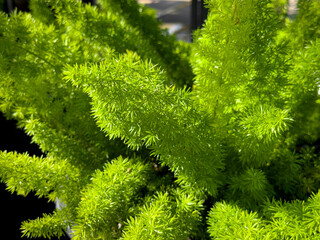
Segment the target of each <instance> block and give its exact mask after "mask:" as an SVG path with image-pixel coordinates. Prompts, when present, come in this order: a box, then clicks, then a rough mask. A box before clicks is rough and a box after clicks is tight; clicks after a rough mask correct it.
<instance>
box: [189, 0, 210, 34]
mask: <svg viewBox="0 0 320 240" xmlns="http://www.w3.org/2000/svg"><path fill="white" fill-rule="evenodd" d="M207 15H208V9H207V8H205V7H204V1H203V0H192V5H191V31H194V30H196V29H198V28H200V27H201V26H202V24H203V23H204V20H205V19H206V18H207Z"/></svg>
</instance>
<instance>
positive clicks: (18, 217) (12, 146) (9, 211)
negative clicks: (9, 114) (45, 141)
mask: <svg viewBox="0 0 320 240" xmlns="http://www.w3.org/2000/svg"><path fill="white" fill-rule="evenodd" d="M0 133H1V134H0V150H2V151H3V150H7V151H17V152H19V153H23V152H28V153H29V154H30V155H37V156H41V155H42V153H41V151H40V150H39V148H38V146H37V145H36V144H31V143H30V142H31V138H30V137H29V136H27V135H26V134H25V133H24V131H23V130H22V129H17V128H16V121H14V120H10V121H8V120H6V119H5V118H4V116H3V114H2V113H1V112H0ZM0 203H1V209H2V211H1V218H2V223H1V229H0V230H1V236H6V239H12V240H14V239H21V235H22V234H21V230H20V226H21V222H22V221H25V220H28V219H36V218H38V217H42V214H43V213H51V212H53V210H54V209H55V204H54V203H48V200H47V199H46V198H41V199H39V198H38V197H37V196H35V195H34V194H31V193H30V194H29V195H28V196H27V197H23V196H18V195H17V194H15V193H14V194H11V193H9V192H8V191H7V190H6V185H5V183H0ZM23 239H27V238H23ZM39 239H40V238H39ZM51 239H58V238H51ZM60 239H61V240H64V239H69V238H68V237H62V238H60Z"/></svg>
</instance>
